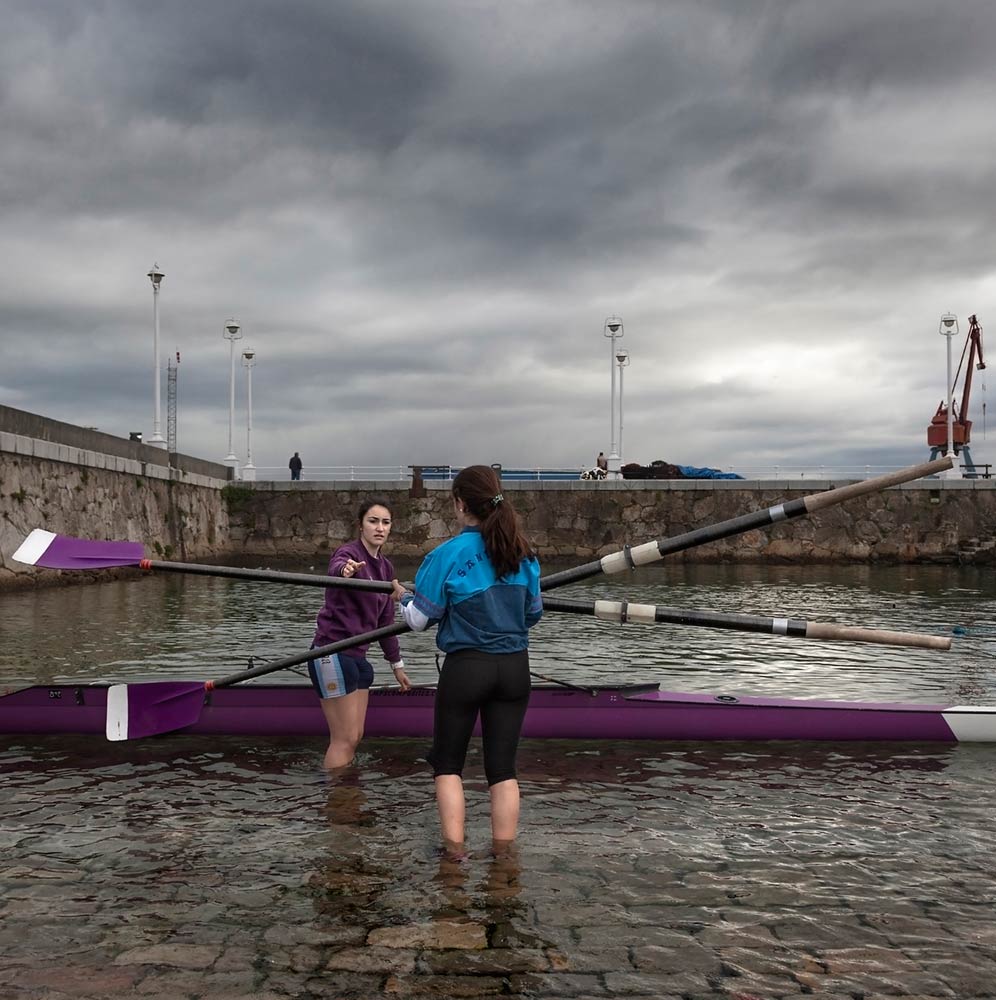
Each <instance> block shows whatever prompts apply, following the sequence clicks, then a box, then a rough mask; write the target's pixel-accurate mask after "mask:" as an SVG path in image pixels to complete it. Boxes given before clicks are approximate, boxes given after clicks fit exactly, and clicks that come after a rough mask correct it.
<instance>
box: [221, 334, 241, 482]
mask: <svg viewBox="0 0 996 1000" xmlns="http://www.w3.org/2000/svg"><path fill="white" fill-rule="evenodd" d="M223 336H224V338H225V340H227V341H228V343H229V345H230V347H231V352H230V353H231V370H230V372H229V378H228V456H227V457H226V458H225V465H230V466H231V467H232V468H233V469H236V468H238V465H239V460H238V459H237V458H236V457H235V448H234V447H233V445H232V435H233V433H234V430H235V341H237V340H241V339H242V328H241V327H240V326H239V324H238V323H236V322H235V320H234V319H230V320H228V322H226V323H225V329H224V331H223Z"/></svg>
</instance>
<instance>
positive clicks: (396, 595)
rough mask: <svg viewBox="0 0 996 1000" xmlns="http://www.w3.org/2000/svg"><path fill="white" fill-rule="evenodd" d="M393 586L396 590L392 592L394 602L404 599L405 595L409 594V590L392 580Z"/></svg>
mask: <svg viewBox="0 0 996 1000" xmlns="http://www.w3.org/2000/svg"><path fill="white" fill-rule="evenodd" d="M391 586H392V587H393V588H394V590H393V591H392V592H391V600H392V601H395V602H398V601H400V600H401V598H402V597H404V596H405V594H407V593H408V588H407V587H404V586H402V585H401V584H400V583H398V581H397V580H392V581H391Z"/></svg>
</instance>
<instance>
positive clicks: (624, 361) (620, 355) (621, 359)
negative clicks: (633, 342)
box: [616, 347, 629, 365]
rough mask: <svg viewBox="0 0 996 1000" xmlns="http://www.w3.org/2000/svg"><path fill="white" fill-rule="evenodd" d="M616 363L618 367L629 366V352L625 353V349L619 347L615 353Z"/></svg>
mask: <svg viewBox="0 0 996 1000" xmlns="http://www.w3.org/2000/svg"><path fill="white" fill-rule="evenodd" d="M616 361H617V362H618V364H619V365H628V364H629V351H627V350H626V348H625V347H620V348H619V349H618V350H617V351H616Z"/></svg>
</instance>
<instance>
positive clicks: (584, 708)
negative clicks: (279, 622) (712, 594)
mask: <svg viewBox="0 0 996 1000" xmlns="http://www.w3.org/2000/svg"><path fill="white" fill-rule="evenodd" d="M434 694H435V692H434V691H433V689H431V688H416V689H415V690H413V691H411V692H409V693H407V694H402V693H401V692H399V691H384V690H374V691H372V692H371V696H370V709H369V712H368V715H367V724H366V734H367V735H368V736H374V737H376V736H404V737H428V736H429V735H430V733H431V731H432V713H433V701H434ZM106 704H107V688H106V687H104V686H100V685H94V686H91V685H78V686H71V685H61V686H52V687H32V688H25V689H23V690H21V691H16V692H12V693H10V694H8V695H6V696H4V697H0V733H15V732H21V733H23V732H34V733H66V732H68V733H92V732H97V733H103V732H104V729H105V715H106ZM945 711H947V706H944V705H933V704H909V703H905V704H902V703H891V702H881V703H878V702H844V701H808V700H806V701H803V700H790V699H784V698H755V697H746V696H745V697H733V696H729V695H708V694H677V693H671V692H665V691H658V690H657V689H656V687H655V686H643V687H631V688H622V689H620V688H613V689H604V688H603V689H592V691H591V692H589V691H580V690H575V689H567V688H554V687H537V688H535V689H534V691H533V695H532V698H531V700H530V704H529V711H528V713H527V715H526V720H525V724H524V726H523V736H524V737H528V738H540V739H557V738H561V739H614V740H642V739H653V740H831V741H837V740H908V741H914V742H945V743H951V742H956V741H957V736H956V735H955V733H954V732H953V731H952V729H951V727H950V726H949V725H948V722H947V721H946V720H945V717H944V714H943V713H944V712H945ZM980 711H985V710H980ZM992 711H993V712H996V710H992ZM182 731H183V732H189V733H221V734H234V735H247V736H254V735H259V736H302V737H303V736H317V737H322V736H325V735H326V734H327V730H326V726H325V721H324V719H323V717H322V713H321V711H320V709H319V706H318V702H317V699H316V697H315V695H314V693H313V691H312V689H311V688H310V687H308V686H303V685H261V684H260V685H255V684H254V685H243V686H241V687H239V686H236V687H230V688H221V689H218V690H215V691H212V692H211V693H210V695H209V698H208V701H207V704H206V705H205V706H204V709H203V711H202V712H201V714H200V718H199V719H198V720H197V722H196V723H194V724H193V725H191V726H189V727H187V728H186V729H184V730H182ZM976 738H978V737H976Z"/></svg>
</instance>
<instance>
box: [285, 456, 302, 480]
mask: <svg viewBox="0 0 996 1000" xmlns="http://www.w3.org/2000/svg"><path fill="white" fill-rule="evenodd" d="M287 465H288V467H289V468H290V473H291V479H300V478H301V469H302V468H303V467H304V463H303V462H302V461H301V456H300V455H299V454H298V453H297V452H296V451H295V452H294V454H293V455H291V460H290V461H289V462H288V463H287Z"/></svg>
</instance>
